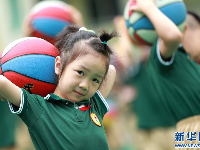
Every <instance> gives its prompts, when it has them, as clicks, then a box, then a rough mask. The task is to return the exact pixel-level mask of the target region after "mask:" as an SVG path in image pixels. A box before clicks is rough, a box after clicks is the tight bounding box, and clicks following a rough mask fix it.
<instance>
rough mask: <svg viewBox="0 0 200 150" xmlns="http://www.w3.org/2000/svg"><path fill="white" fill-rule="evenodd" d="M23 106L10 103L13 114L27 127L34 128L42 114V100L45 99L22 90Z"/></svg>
mask: <svg viewBox="0 0 200 150" xmlns="http://www.w3.org/2000/svg"><path fill="white" fill-rule="evenodd" d="M21 91H22V94H21V104H20V107H16V106H15V105H13V104H11V103H9V107H10V110H11V112H12V113H14V114H17V115H18V116H19V117H20V118H21V119H22V120H23V121H24V123H25V124H26V125H27V126H32V125H33V124H34V123H35V122H36V121H37V120H38V119H39V118H40V116H41V114H42V111H43V109H42V106H41V103H42V99H43V97H41V96H39V95H35V94H30V93H28V92H27V91H26V90H25V89H21Z"/></svg>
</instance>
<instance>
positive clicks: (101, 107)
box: [92, 90, 109, 119]
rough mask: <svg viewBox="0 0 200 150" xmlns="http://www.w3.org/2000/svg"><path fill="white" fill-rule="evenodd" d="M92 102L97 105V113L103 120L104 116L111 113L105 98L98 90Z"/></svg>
mask: <svg viewBox="0 0 200 150" xmlns="http://www.w3.org/2000/svg"><path fill="white" fill-rule="evenodd" d="M92 102H93V103H94V104H95V107H96V110H97V112H98V113H99V115H100V116H101V117H102V119H103V117H104V115H105V114H106V113H107V112H108V111H109V106H108V103H107V102H106V100H105V99H104V97H103V96H102V95H101V93H100V92H99V91H98V90H97V91H96V93H95V94H94V96H93V97H92Z"/></svg>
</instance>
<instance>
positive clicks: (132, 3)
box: [129, 1, 136, 17]
mask: <svg viewBox="0 0 200 150" xmlns="http://www.w3.org/2000/svg"><path fill="white" fill-rule="evenodd" d="M134 5H136V1H131V2H130V5H129V17H130V16H131V15H132V13H133V11H132V10H130V7H132V6H134Z"/></svg>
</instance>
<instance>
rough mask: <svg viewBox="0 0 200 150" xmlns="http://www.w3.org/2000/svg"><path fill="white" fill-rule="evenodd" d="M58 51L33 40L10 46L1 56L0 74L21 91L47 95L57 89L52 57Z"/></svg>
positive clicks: (13, 43) (21, 40)
mask: <svg viewBox="0 0 200 150" xmlns="http://www.w3.org/2000/svg"><path fill="white" fill-rule="evenodd" d="M58 55H59V52H58V50H57V48H56V47H55V46H54V45H52V44H51V43H49V42H47V41H45V40H43V39H40V38H36V37H27V38H21V39H18V40H16V41H14V42H12V43H10V44H9V45H8V46H7V47H6V48H5V49H4V50H3V51H2V53H1V55H0V72H1V74H2V75H4V76H5V77H6V78H7V79H9V80H10V81H11V82H13V83H14V84H15V85H17V86H18V87H20V88H25V89H26V90H27V91H29V92H30V93H33V94H38V95H41V96H46V95H47V94H48V93H52V92H53V91H54V90H55V87H56V80H57V76H56V74H55V71H54V70H55V69H54V66H55V57H56V56H58Z"/></svg>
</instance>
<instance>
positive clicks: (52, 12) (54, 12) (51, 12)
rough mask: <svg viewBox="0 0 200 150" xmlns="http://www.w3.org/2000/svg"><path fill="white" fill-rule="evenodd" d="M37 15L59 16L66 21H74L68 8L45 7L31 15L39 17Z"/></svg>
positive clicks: (58, 17)
mask: <svg viewBox="0 0 200 150" xmlns="http://www.w3.org/2000/svg"><path fill="white" fill-rule="evenodd" d="M37 17H40V18H41V17H48V18H57V19H61V20H64V21H66V20H67V21H69V22H72V17H71V14H70V12H69V11H68V10H64V9H61V8H58V7H47V8H43V9H41V10H40V11H38V12H37V13H35V14H33V15H32V16H31V18H32V19H34V18H37Z"/></svg>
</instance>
